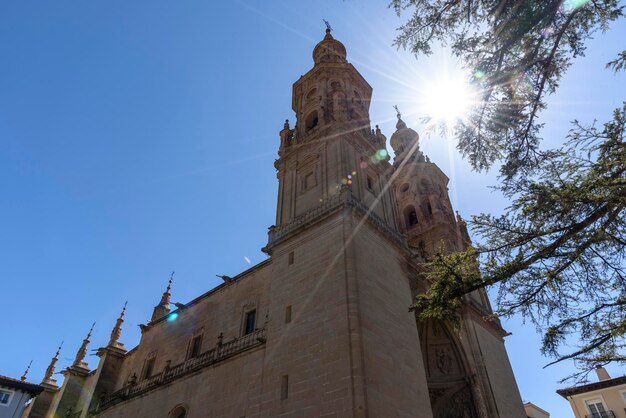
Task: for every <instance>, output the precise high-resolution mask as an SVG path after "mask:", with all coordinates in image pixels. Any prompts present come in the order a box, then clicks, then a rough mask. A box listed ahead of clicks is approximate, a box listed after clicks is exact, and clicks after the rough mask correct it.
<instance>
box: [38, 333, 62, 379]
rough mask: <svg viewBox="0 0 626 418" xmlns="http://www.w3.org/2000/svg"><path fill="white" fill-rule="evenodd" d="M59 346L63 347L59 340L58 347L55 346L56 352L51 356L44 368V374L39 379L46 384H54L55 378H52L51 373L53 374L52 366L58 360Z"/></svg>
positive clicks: (53, 366)
mask: <svg viewBox="0 0 626 418" xmlns="http://www.w3.org/2000/svg"><path fill="white" fill-rule="evenodd" d="M61 347H63V341H61V344H60V345H59V348H57V352H56V354H55V355H54V357H52V360H51V361H50V364H49V365H48V368H47V369H46V373H45V374H44V376H43V380H42V381H41V383H47V384H50V385H55V386H56V384H57V382H56V380H54V379H53V378H52V375H53V374H54V368H55V366H56V364H57V361H58V360H59V353H60V352H61Z"/></svg>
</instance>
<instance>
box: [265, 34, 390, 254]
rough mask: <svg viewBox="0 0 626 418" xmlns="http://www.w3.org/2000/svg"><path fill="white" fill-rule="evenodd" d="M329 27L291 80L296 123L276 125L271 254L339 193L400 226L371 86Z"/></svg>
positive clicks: (385, 223) (337, 198) (388, 222)
mask: <svg viewBox="0 0 626 418" xmlns="http://www.w3.org/2000/svg"><path fill="white" fill-rule="evenodd" d="M333 34H334V32H332V33H331V28H330V27H329V26H327V27H326V32H325V35H324V37H323V39H322V40H321V41H320V42H319V43H318V44H317V45H316V46H315V48H314V49H313V67H312V68H311V69H310V70H309V71H308V72H307V73H306V74H305V75H304V76H302V77H300V79H299V80H297V81H296V82H295V83H294V84H293V94H292V104H291V107H292V109H293V111H294V112H295V115H296V124H295V126H294V127H293V128H291V127H290V126H289V123H287V122H286V123H285V124H284V125H283V129H282V130H281V131H280V147H279V151H278V155H279V157H280V158H279V159H278V160H276V162H275V164H274V166H275V167H276V169H277V171H278V172H277V177H278V182H279V185H278V202H277V207H276V224H275V227H273V228H271V229H270V238H269V244H270V245H269V246H267V247H265V249H264V251H267V252H269V253H271V247H272V245H274V244H275V243H276V242H277V240H278V239H279V238H280V235H285V234H286V231H287V230H290V228H292V227H293V226H294V225H299V224H304V223H306V222H308V221H309V220H310V219H309V218H310V216H309V215H310V214H311V213H319V212H320V211H323V209H321V208H328V207H330V206H333V205H336V204H338V201H339V200H341V199H342V197H339V195H340V194H342V193H343V194H342V196H344V197H345V198H346V199H353V198H354V201H358V202H360V203H361V204H363V205H365V207H367V208H371V212H372V213H373V216H377V219H380V222H382V223H383V224H384V225H385V227H388V228H390V229H391V230H393V231H397V228H398V227H397V219H396V218H397V213H396V208H395V206H396V205H395V202H394V201H393V193H392V192H391V190H389V188H388V187H385V185H386V184H388V180H389V178H388V176H389V174H388V173H389V169H390V168H391V167H390V166H389V163H388V155H387V150H386V144H385V142H386V138H385V136H384V135H383V134H382V132H381V131H380V129H377V130H373V129H372V126H371V124H370V114H369V108H370V103H371V98H372V87H371V86H370V85H369V84H368V82H367V81H366V80H365V79H364V78H363V76H362V75H361V74H360V73H359V72H358V71H357V69H356V68H355V67H354V66H353V65H352V64H350V62H348V60H347V51H346V47H345V46H344V45H343V44H342V43H341V42H340V41H338V40H337V39H335V37H334V36H333ZM307 214H309V215H307ZM307 216H308V217H307ZM305 218H306V219H305ZM285 236H286V235H285Z"/></svg>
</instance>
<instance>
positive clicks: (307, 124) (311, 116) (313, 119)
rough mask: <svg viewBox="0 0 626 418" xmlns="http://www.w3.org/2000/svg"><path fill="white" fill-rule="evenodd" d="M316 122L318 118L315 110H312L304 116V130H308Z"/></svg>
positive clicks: (314, 125)
mask: <svg viewBox="0 0 626 418" xmlns="http://www.w3.org/2000/svg"><path fill="white" fill-rule="evenodd" d="M318 123H319V118H318V117H317V110H314V111H313V112H311V113H309V116H307V117H306V121H305V123H304V126H305V128H306V131H307V132H308V131H310V130H311V129H313V128H315V127H316V126H317V124H318Z"/></svg>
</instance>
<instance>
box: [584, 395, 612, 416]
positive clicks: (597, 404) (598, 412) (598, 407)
mask: <svg viewBox="0 0 626 418" xmlns="http://www.w3.org/2000/svg"><path fill="white" fill-rule="evenodd" d="M585 403H586V404H587V408H588V409H589V412H591V417H593V418H609V412H608V411H607V409H606V408H605V407H604V403H603V402H602V399H600V398H595V399H590V400H588V401H585Z"/></svg>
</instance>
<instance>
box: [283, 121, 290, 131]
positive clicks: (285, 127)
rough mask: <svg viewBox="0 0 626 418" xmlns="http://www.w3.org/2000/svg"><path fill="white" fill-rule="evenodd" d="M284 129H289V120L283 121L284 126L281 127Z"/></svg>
mask: <svg viewBox="0 0 626 418" xmlns="http://www.w3.org/2000/svg"><path fill="white" fill-rule="evenodd" d="M283 128H284V129H289V119H285V124H284V125H283Z"/></svg>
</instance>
